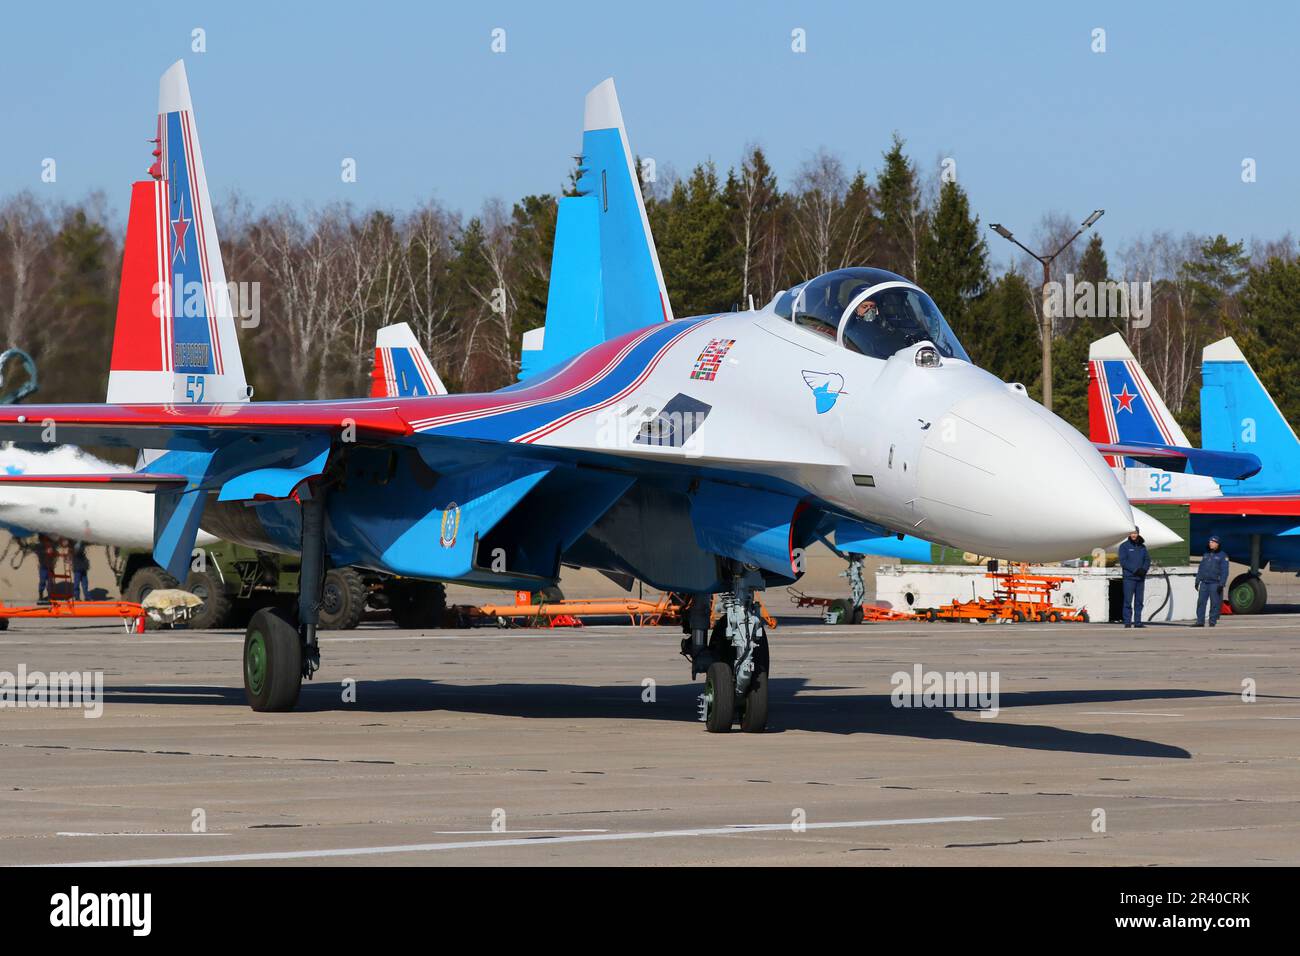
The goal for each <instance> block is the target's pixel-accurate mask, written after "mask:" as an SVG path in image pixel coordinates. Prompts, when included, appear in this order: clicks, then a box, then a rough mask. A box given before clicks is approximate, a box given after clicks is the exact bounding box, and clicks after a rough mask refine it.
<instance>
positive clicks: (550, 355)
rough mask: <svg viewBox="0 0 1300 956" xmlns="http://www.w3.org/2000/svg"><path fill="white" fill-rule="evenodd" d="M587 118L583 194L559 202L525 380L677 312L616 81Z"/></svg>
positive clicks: (592, 98) (599, 93) (596, 98)
mask: <svg viewBox="0 0 1300 956" xmlns="http://www.w3.org/2000/svg"><path fill="white" fill-rule="evenodd" d="M583 119H584V121H583V133H582V158H581V165H580V167H579V170H580V172H581V175H580V177H579V178H578V195H577V196H565V197H564V198H562V199H561V200H560V203H559V209H558V213H557V220H556V226H555V249H554V251H553V253H552V256H551V285H550V291H549V296H548V298H547V303H546V325H545V326H544V328H542V329H534V330H532V331H531V332H528V333H526V334H525V336H524V351H523V355H522V365H523V371H522V372H521V373H520V378H528V377H529V376H531V375H534V374H536V373H537V372H539V371H541V370H542V369H545V368H549V367H550V366H552V365H555V364H557V363H559V362H562V361H565V360H566V359H569V358H571V357H573V356H574V355H577V354H578V353H579V352H582V351H584V350H585V349H588V348H590V347H591V346H593V345H597V344H599V343H601V342H604V341H606V340H607V339H611V338H614V337H616V336H619V335H622V334H623V333H625V332H630V331H632V330H634V329H639V328H644V327H645V326H647V325H651V324H653V323H655V322H661V321H666V320H668V319H671V318H672V315H673V313H672V306H671V305H670V303H669V301H668V290H667V287H666V286H665V285H664V277H663V270H662V269H661V268H660V265H659V253H658V251H657V250H656V249H655V244H654V237H653V236H652V235H651V234H650V220H649V219H648V218H647V216H646V211H645V202H644V201H643V199H642V197H641V185H640V179H639V177H638V175H637V170H636V166H635V163H634V162H633V159H632V150H631V147H629V145H628V141H627V131H626V130H625V129H624V128H623V112H622V110H621V109H620V108H619V105H618V93H617V91H616V90H615V89H614V81H613V80H612V79H608V80H605V81H604V82H603V83H601V84H600V85H599V86H597V87H596V88H595V89H593V90H592V91H591V92H590V93H588V94H587V101H586V109H585V113H584V118H583Z"/></svg>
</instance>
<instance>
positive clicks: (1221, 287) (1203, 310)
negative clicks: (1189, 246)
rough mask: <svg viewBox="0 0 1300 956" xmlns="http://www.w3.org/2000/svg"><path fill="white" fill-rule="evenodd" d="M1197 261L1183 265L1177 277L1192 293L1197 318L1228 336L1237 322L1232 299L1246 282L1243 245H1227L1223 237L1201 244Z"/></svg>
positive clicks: (1216, 237)
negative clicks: (1182, 280) (1184, 282)
mask: <svg viewBox="0 0 1300 956" xmlns="http://www.w3.org/2000/svg"><path fill="white" fill-rule="evenodd" d="M1199 252H1200V257H1199V258H1198V259H1194V260H1192V261H1191V262H1185V263H1183V265H1182V267H1181V269H1180V270H1179V274H1180V276H1181V277H1182V278H1183V279H1184V280H1185V281H1186V282H1187V284H1188V286H1189V288H1190V290H1191V308H1192V311H1193V313H1194V314H1195V315H1196V317H1197V318H1198V319H1200V320H1202V321H1204V322H1207V323H1209V324H1210V325H1212V326H1213V327H1214V328H1215V329H1216V330H1217V331H1218V333H1219V334H1221V335H1222V334H1227V332H1228V331H1229V330H1230V329H1231V328H1232V326H1233V324H1234V322H1235V321H1236V309H1235V302H1234V301H1233V296H1234V295H1235V294H1236V292H1237V290H1238V289H1240V288H1241V284H1242V282H1244V281H1245V280H1246V273H1247V269H1248V268H1249V267H1250V257H1249V256H1248V255H1246V253H1245V244H1244V243H1241V242H1229V241H1228V240H1227V238H1226V237H1225V236H1223V235H1222V234H1220V235H1217V236H1215V237H1214V238H1213V239H1208V240H1206V241H1205V242H1203V243H1202V244H1201V247H1200V250H1199Z"/></svg>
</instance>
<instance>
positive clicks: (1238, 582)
mask: <svg viewBox="0 0 1300 956" xmlns="http://www.w3.org/2000/svg"><path fill="white" fill-rule="evenodd" d="M1267 603H1268V588H1266V587H1265V586H1264V580H1263V578H1261V577H1260V576H1259V575H1257V574H1251V573H1249V572H1247V573H1245V574H1239V575H1237V576H1236V577H1235V578H1233V579H1232V583H1231V584H1229V585H1228V604H1229V605H1230V606H1231V607H1232V613H1233V614H1258V613H1259V612H1260V611H1262V610H1264V605H1265V604H1267Z"/></svg>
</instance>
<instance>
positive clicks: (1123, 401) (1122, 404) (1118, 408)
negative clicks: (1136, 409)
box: [1111, 382, 1137, 415]
mask: <svg viewBox="0 0 1300 956" xmlns="http://www.w3.org/2000/svg"><path fill="white" fill-rule="evenodd" d="M1111 398H1113V399H1115V413H1116V414H1117V415H1118V414H1119V413H1120V412H1128V413H1129V414H1132V413H1133V399H1135V398H1137V395H1136V394H1135V393H1133V392H1130V391H1129V390H1128V383H1127V382H1125V383H1124V387H1123V388H1121V389H1120V390H1119V394H1118V395H1111Z"/></svg>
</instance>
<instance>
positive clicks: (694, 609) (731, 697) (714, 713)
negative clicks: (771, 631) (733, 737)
mask: <svg viewBox="0 0 1300 956" xmlns="http://www.w3.org/2000/svg"><path fill="white" fill-rule="evenodd" d="M762 585H763V580H762V577H761V576H760V575H759V574H758V573H757V572H756V571H744V572H740V573H737V574H735V575H734V576H733V578H732V590H731V591H729V592H727V593H726V594H723V595H721V605H722V606H721V611H722V616H721V617H719V618H718V621H717V623H716V624H715V625H714V626H713V630H712V633H711V634H710V633H709V631H708V616H709V612H710V610H711V607H712V596H711V595H703V594H701V595H696V598H695V601H694V602H693V603H692V605H691V613H690V615H689V618H688V621H687V624H688V627H689V628H690V635H691V636H690V637H689V638H687V639H686V640H685V641H683V642H682V653H683V654H684V655H685V656H686V657H688V658H689V659H690V661H691V676H692V677H696V676H698V675H699V674H704V675H705V680H704V693H703V694H701V695H700V719H701V720H703V721H704V726H705V728H706V729H707V730H708V731H709V733H714V734H723V733H728V732H729V731H730V730H731V727H732V724H734V723H735V720H736V717H737V715H738V716H739V717H740V729H741V730H742V731H745V732H746V733H760V732H762V731H763V730H765V729H766V728H767V702H768V671H769V669H770V664H771V662H770V658H769V655H768V647H767V626H766V625H765V624H764V623H763V617H762V614H761V613H760V610H759V606H758V601H757V599H756V598H755V596H754V591H755V590H756V589H758V588H761V587H762ZM706 635H707V643H705V641H706Z"/></svg>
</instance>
